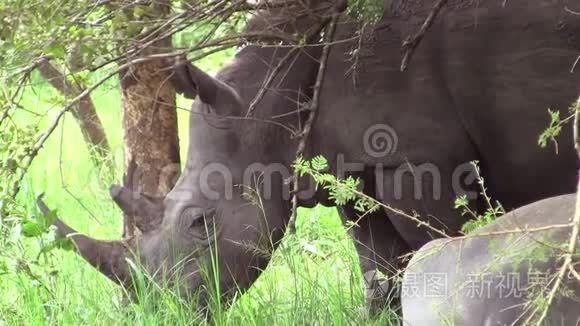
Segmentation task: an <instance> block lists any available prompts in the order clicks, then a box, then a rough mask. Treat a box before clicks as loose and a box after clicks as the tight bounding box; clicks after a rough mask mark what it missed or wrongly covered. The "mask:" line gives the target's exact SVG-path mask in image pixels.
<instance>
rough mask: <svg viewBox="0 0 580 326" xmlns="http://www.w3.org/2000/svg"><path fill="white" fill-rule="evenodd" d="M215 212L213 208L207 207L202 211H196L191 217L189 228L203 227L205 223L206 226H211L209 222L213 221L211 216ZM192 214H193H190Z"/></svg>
mask: <svg viewBox="0 0 580 326" xmlns="http://www.w3.org/2000/svg"><path fill="white" fill-rule="evenodd" d="M214 214H215V209H213V208H212V209H208V210H206V211H205V212H203V213H197V214H196V215H194V216H192V217H191V222H190V225H189V227H190V228H201V229H205V227H206V223H207V224H208V227H211V223H213V222H212V221H213V216H214ZM192 215H193V214H192Z"/></svg>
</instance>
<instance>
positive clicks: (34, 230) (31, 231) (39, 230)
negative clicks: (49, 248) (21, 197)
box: [22, 221, 46, 238]
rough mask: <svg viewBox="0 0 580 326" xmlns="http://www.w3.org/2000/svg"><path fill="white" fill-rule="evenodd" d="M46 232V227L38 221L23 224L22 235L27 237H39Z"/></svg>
mask: <svg viewBox="0 0 580 326" xmlns="http://www.w3.org/2000/svg"><path fill="white" fill-rule="evenodd" d="M45 231H46V227H44V226H43V225H42V224H40V223H38V222H36V221H27V222H25V223H23V224H22V234H23V235H24V236H25V237H29V238H32V237H38V236H40V235H41V234H43V233H44V232H45Z"/></svg>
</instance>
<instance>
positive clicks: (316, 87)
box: [288, 8, 344, 233]
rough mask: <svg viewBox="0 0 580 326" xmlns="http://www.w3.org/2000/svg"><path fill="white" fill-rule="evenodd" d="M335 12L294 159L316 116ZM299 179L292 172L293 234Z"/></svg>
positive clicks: (291, 221) (299, 151) (326, 36)
mask: <svg viewBox="0 0 580 326" xmlns="http://www.w3.org/2000/svg"><path fill="white" fill-rule="evenodd" d="M341 9H342V10H339V11H337V12H336V13H335V14H334V15H333V16H332V19H331V20H330V24H329V25H328V27H327V28H326V31H325V33H324V43H325V45H324V48H323V49H322V55H321V57H320V66H319V67H318V75H317V76H316V83H315V84H314V89H313V95H312V102H310V106H309V111H310V114H309V115H308V120H307V121H306V123H305V124H304V129H303V130H302V132H301V133H300V136H299V137H300V141H299V142H298V149H297V150H296V157H302V156H303V154H304V149H305V148H306V140H307V138H308V135H310V131H311V130H312V123H313V122H314V117H315V116H316V111H317V110H318V100H319V98H320V89H321V86H322V81H323V79H324V74H325V72H326V64H327V62H328V55H329V53H330V47H331V45H330V44H327V43H330V42H332V39H333V38H334V32H335V31H336V23H337V22H338V18H339V17H340V13H341V12H342V11H343V10H344V8H341ZM298 181H299V178H298V173H297V172H296V171H295V172H294V177H293V183H292V214H291V215H290V220H289V221H288V232H290V233H294V232H295V231H296V215H297V213H298V191H299V190H300V189H299V182H298Z"/></svg>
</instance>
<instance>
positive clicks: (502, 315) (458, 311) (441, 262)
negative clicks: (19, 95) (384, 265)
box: [401, 194, 580, 326]
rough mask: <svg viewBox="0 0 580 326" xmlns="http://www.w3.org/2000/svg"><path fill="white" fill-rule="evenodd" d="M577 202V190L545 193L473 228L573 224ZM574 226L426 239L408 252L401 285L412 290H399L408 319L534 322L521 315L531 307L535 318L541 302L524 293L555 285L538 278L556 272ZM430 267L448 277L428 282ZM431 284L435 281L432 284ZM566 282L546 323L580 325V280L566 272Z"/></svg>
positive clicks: (425, 322) (428, 325)
mask: <svg viewBox="0 0 580 326" xmlns="http://www.w3.org/2000/svg"><path fill="white" fill-rule="evenodd" d="M575 205H576V195H575V194H570V195H563V196H559V197H552V198H549V199H544V200H541V201H538V202H535V203H532V204H529V205H527V206H524V207H521V208H519V209H516V210H515V211H512V212H510V213H508V214H506V215H504V216H502V217H500V218H498V219H497V220H495V221H494V222H493V223H491V224H489V225H487V226H485V227H483V228H481V229H479V230H477V232H476V233H475V234H479V235H482V234H486V233H491V232H505V231H509V230H518V229H519V230H521V229H523V228H525V229H532V228H538V227H544V226H549V225H565V224H569V223H570V222H571V221H572V219H573V217H574V208H575ZM571 230H572V228H571V227H566V228H557V229H556V228H555V229H552V230H546V231H540V232H529V233H528V232H521V233H512V234H501V235H495V236H480V237H472V238H468V239H439V240H433V241H431V242H429V243H428V244H426V245H425V246H423V247H422V248H421V249H420V250H419V251H418V252H417V253H416V254H415V256H414V257H413V259H411V261H410V262H409V266H408V268H407V271H406V272H405V276H404V278H403V288H404V289H405V288H406V289H413V291H414V292H413V291H406V292H403V295H402V298H401V302H402V307H403V320H404V324H405V325H412V326H432V325H443V324H445V325H485V326H487V325H489V326H492V325H524V324H530V325H531V324H534V323H532V322H528V323H525V322H524V321H526V320H528V318H530V317H531V316H532V315H534V314H532V312H534V313H535V315H534V316H535V318H536V319H530V320H531V321H533V320H537V318H538V317H539V316H540V315H541V314H542V312H543V310H542V308H541V306H540V305H538V304H536V305H534V304H528V305H526V304H527V303H528V302H529V300H530V299H531V298H533V296H532V297H527V296H526V292H524V291H527V293H529V294H534V295H535V296H539V297H541V298H546V297H547V294H548V292H549V291H550V289H551V286H547V284H545V283H542V282H541V281H539V280H541V279H542V275H544V279H545V280H552V278H553V277H554V275H555V274H557V272H558V271H559V268H560V267H561V266H562V263H563V260H562V259H558V258H559V257H561V255H562V254H563V252H562V251H560V249H559V248H562V249H563V248H564V247H562V244H568V242H569V241H570V234H571ZM578 241H579V242H580V238H579V239H578ZM566 247H567V246H566ZM532 253H534V254H532ZM532 257H534V258H532ZM579 258H580V256H578V255H576V256H575V258H573V264H575V265H576V269H578V263H579V262H580V260H579ZM479 273H481V274H483V275H485V278H484V280H485V281H482V282H479V281H477V280H476V278H475V277H473V276H470V275H477V274H479ZM433 275H435V276H442V275H444V276H445V277H443V278H442V279H445V278H446V281H445V282H441V283H440V286H439V287H437V285H434V284H436V283H429V281H427V282H423V280H424V279H425V277H427V279H429V278H430V277H433ZM538 276H539V277H538ZM546 276H549V277H547V278H546ZM478 282H479V283H478ZM484 282H485V283H484ZM426 284H427V285H428V284H432V285H431V288H428V287H426V286H425V285H426ZM443 284H444V285H443ZM480 284H481V286H480ZM550 284H553V283H550ZM488 289H489V290H488ZM561 289H562V290H563V291H564V292H566V293H567V295H566V296H561V295H559V296H557V298H556V299H555V300H554V302H553V304H552V306H551V309H550V313H549V314H548V318H547V319H546V321H547V322H548V325H578V323H580V309H578V308H579V307H580V281H578V280H576V279H574V278H573V277H572V275H571V274H569V273H566V277H565V279H564V282H563V283H562V285H561ZM425 294H427V295H425ZM429 294H430V295H429Z"/></svg>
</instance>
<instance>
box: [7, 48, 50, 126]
mask: <svg viewBox="0 0 580 326" xmlns="http://www.w3.org/2000/svg"><path fill="white" fill-rule="evenodd" d="M49 60H50V57H48V56H42V57H40V58H38V59H36V61H34V62H33V63H31V64H30V65H28V66H26V67H24V68H22V69H20V70H18V71H16V72H15V73H13V74H12V75H11V76H15V75H21V76H20V79H19V80H18V86H16V90H15V91H14V94H12V97H11V98H10V99H9V100H8V103H7V105H6V106H5V107H4V108H3V111H4V112H2V116H1V117H0V126H1V125H2V123H4V120H6V118H8V115H9V112H8V111H9V105H13V103H15V100H16V97H17V96H18V94H20V91H21V90H22V88H23V87H24V85H25V84H26V81H27V80H28V78H29V77H30V74H32V72H33V71H34V70H35V69H36V68H38V66H40V65H42V64H43V63H45V62H48V61H49Z"/></svg>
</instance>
